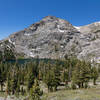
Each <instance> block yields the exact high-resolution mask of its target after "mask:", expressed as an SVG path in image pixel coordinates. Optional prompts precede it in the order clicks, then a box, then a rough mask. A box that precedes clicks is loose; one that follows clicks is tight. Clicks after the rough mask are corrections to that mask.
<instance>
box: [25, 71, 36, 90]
mask: <svg viewBox="0 0 100 100" xmlns="http://www.w3.org/2000/svg"><path fill="white" fill-rule="evenodd" d="M34 79H35V77H34V74H33V73H32V72H30V73H29V74H28V84H27V88H28V91H29V90H30V88H32V86H33V84H34Z"/></svg>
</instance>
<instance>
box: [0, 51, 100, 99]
mask: <svg viewBox="0 0 100 100" xmlns="http://www.w3.org/2000/svg"><path fill="white" fill-rule="evenodd" d="M8 52H9V51H8V50H7V51H6V54H7V59H6V56H4V55H3V54H2V53H0V54H1V58H0V59H1V60H0V85H1V93H4V96H8V95H14V96H17V97H20V96H23V97H26V99H27V100H41V99H43V100H52V99H50V98H55V99H53V100H65V98H68V99H70V100H71V98H72V100H73V98H74V97H79V98H80V99H77V98H76V99H75V98H74V99H75V100H83V98H82V96H84V99H85V97H86V98H87V96H88V93H91V95H92V92H91V91H96V90H95V88H91V86H90V85H89V82H90V81H92V83H93V85H96V80H97V79H98V77H99V69H98V68H97V67H96V66H94V65H91V63H90V62H86V61H81V60H78V59H76V58H75V57H71V58H68V57H65V59H64V60H55V61H54V62H52V61H48V62H43V61H39V59H38V58H37V60H36V61H35V62H29V63H25V64H18V63H17V61H16V62H15V63H7V61H6V60H8V59H9V58H10V57H14V56H13V54H9V53H8ZM10 53H11V52H10ZM4 58H5V60H3V59H4ZM41 82H42V83H44V84H45V85H46V87H47V89H48V91H47V92H48V94H47V93H46V92H45V90H43V88H41V86H40V83H41ZM46 87H45V88H46ZM59 87H61V88H60V89H59ZM62 87H64V88H63V89H62ZM97 92H98V93H100V92H99V90H98V89H97ZM98 93H97V97H99V96H98ZM90 98H91V97H90ZM93 98H94V94H93ZM85 100H92V99H85ZM97 100H98V99H97Z"/></svg>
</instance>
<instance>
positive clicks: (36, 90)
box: [30, 79, 43, 100]
mask: <svg viewBox="0 0 100 100" xmlns="http://www.w3.org/2000/svg"><path fill="white" fill-rule="evenodd" d="M42 95H43V91H41V90H40V87H39V83H38V81H37V79H35V82H34V85H33V87H32V88H31V89H30V100H41V99H40V96H42Z"/></svg>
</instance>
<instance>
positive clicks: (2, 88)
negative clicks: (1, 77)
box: [1, 84, 3, 92]
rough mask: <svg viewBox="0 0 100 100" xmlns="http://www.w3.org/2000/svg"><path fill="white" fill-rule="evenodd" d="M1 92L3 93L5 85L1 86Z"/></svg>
mask: <svg viewBox="0 0 100 100" xmlns="http://www.w3.org/2000/svg"><path fill="white" fill-rule="evenodd" d="M1 92H3V85H2V84H1Z"/></svg>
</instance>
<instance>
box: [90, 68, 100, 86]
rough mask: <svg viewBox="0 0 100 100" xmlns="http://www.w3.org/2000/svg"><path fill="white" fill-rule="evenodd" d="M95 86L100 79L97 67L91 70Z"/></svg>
mask: <svg viewBox="0 0 100 100" xmlns="http://www.w3.org/2000/svg"><path fill="white" fill-rule="evenodd" d="M91 74H92V79H93V84H94V85H96V80H97V78H98V77H99V73H98V69H97V68H96V67H92V69H91Z"/></svg>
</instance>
